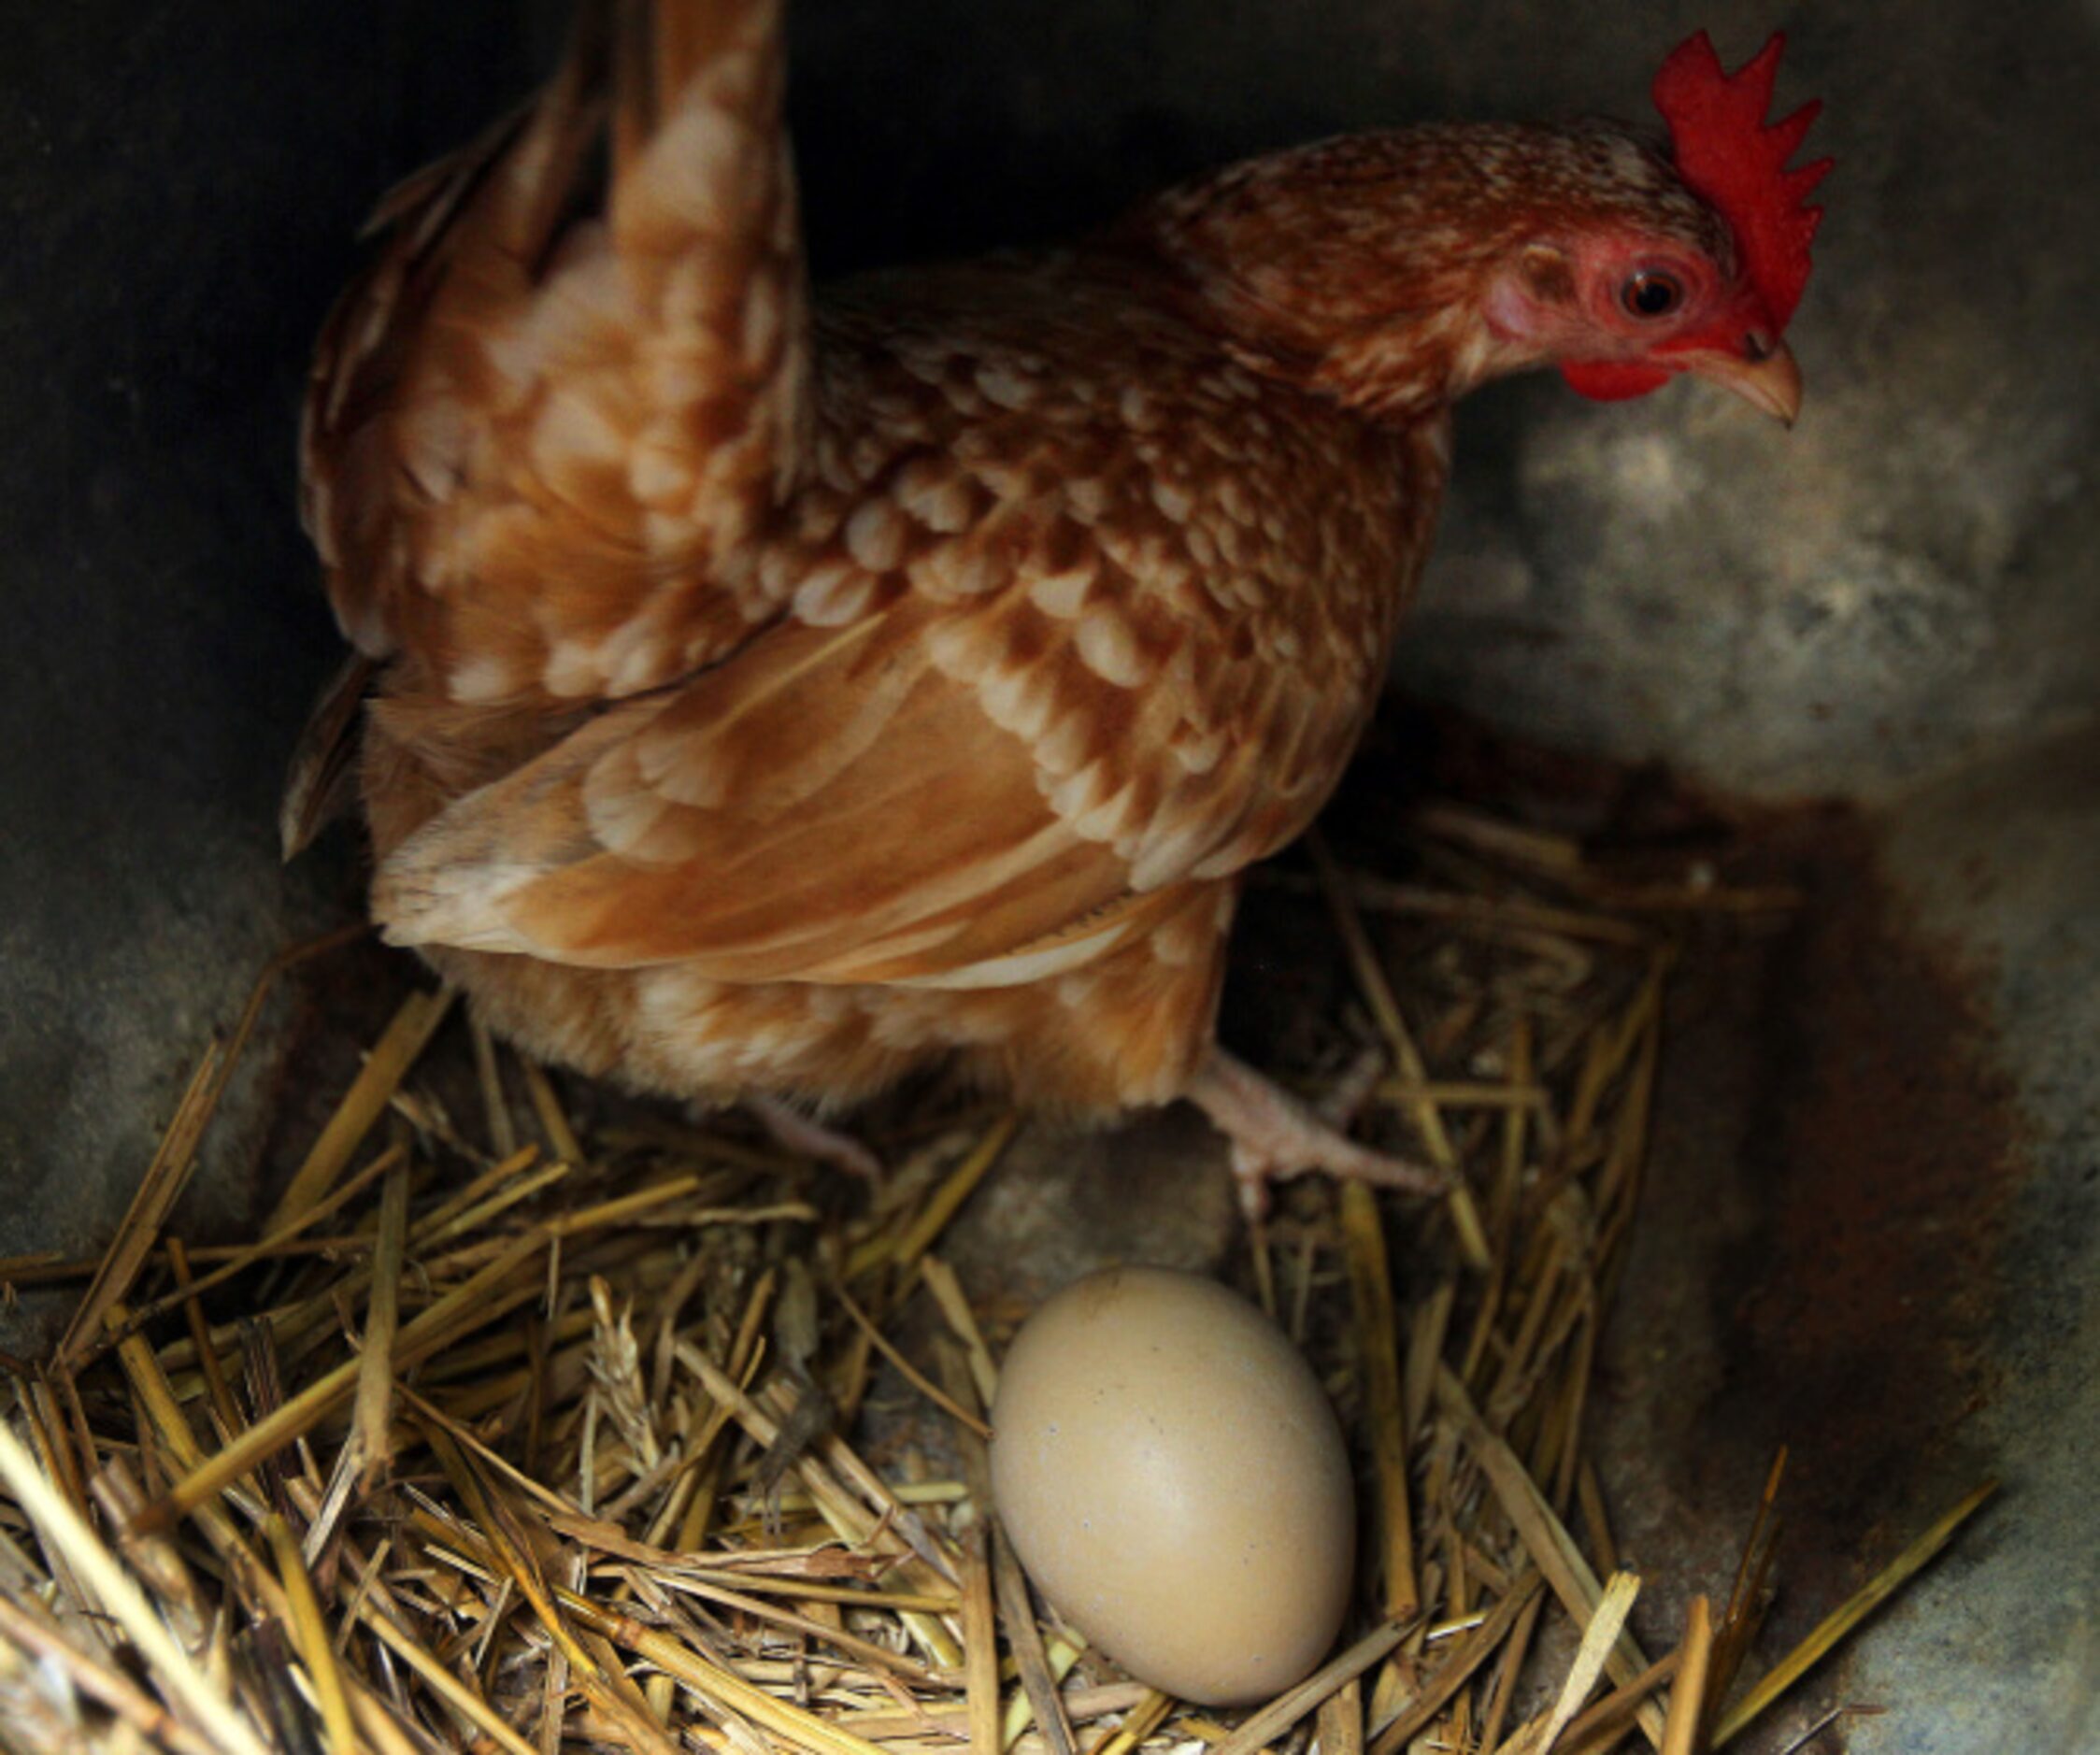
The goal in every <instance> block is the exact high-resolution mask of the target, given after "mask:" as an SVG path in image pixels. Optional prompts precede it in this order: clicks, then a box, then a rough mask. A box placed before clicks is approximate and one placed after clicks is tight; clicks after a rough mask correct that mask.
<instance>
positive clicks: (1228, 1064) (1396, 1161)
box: [1188, 1048, 1448, 1219]
mask: <svg viewBox="0 0 2100 1755" xmlns="http://www.w3.org/2000/svg"><path fill="white" fill-rule="evenodd" d="M1188 1096H1189V1101H1190V1102H1191V1103H1193V1104H1194V1105H1195V1106H1197V1107H1198V1108H1200V1109H1201V1110H1202V1111H1203V1112H1204V1113H1205V1114H1206V1115H1207V1116H1208V1117H1209V1118H1210V1124H1211V1125H1212V1126H1213V1127H1215V1128H1216V1129H1217V1130H1218V1131H1219V1132H1220V1133H1221V1134H1224V1135H1225V1137H1226V1138H1227V1139H1228V1140H1230V1141H1231V1142H1232V1166H1233V1175H1234V1177H1236V1178H1237V1180H1238V1183H1239V1195H1240V1205H1241V1206H1242V1207H1244V1208H1245V1210H1246V1212H1247V1214H1248V1217H1249V1218H1250V1219H1259V1218H1261V1217H1262V1216H1263V1215H1264V1213H1265V1212H1266V1211H1267V1209H1268V1185H1269V1183H1270V1182H1272V1181H1283V1180H1286V1179H1288V1178H1289V1177H1295V1176H1303V1175H1304V1174H1305V1173H1306V1172H1307V1171H1308V1170H1324V1171H1326V1172H1327V1173H1328V1175H1330V1176H1337V1177H1350V1178H1351V1179H1353V1180H1355V1181H1359V1182H1364V1183H1368V1184H1370V1185H1371V1186H1372V1187H1374V1188H1388V1189H1405V1190H1407V1191H1408V1192H1409V1193H1414V1194H1436V1193H1441V1192H1442V1191H1443V1190H1444V1189H1445V1188H1446V1187H1447V1186H1448V1178H1446V1177H1444V1176H1443V1175H1441V1174H1440V1173H1439V1172H1437V1171H1436V1170H1434V1169H1432V1168H1430V1166H1428V1165H1427V1164H1421V1163H1412V1162H1410V1161H1409V1160H1407V1159H1405V1158H1395V1157H1393V1156H1392V1155H1390V1154H1389V1153H1386V1152H1381V1151H1374V1150H1372V1149H1370V1148H1369V1147H1368V1146H1360V1145H1358V1144H1357V1143H1356V1142H1355V1141H1354V1140H1352V1139H1350V1138H1348V1137H1347V1136H1345V1135H1344V1134H1340V1133H1338V1132H1337V1131H1336V1129H1334V1128H1332V1127H1330V1126H1329V1125H1328V1124H1327V1123H1326V1122H1324V1121H1322V1120H1320V1118H1319V1117H1317V1116H1316V1115H1314V1114H1313V1113H1312V1111H1311V1110H1309V1109H1307V1107H1306V1106H1304V1105H1303V1104H1301V1103H1299V1102H1298V1101H1297V1099H1296V1098H1294V1097H1293V1096H1291V1095H1290V1094H1289V1093H1288V1092H1284V1091H1282V1090H1281V1089H1279V1087H1278V1086H1277V1085H1276V1084H1275V1083H1274V1082H1273V1081H1272V1080H1270V1079H1268V1078H1266V1077H1264V1076H1263V1075H1262V1074H1260V1073H1258V1072H1256V1071H1255V1070H1254V1069H1253V1068H1252V1067H1251V1066H1250V1065H1248V1064H1247V1063H1246V1062H1244V1061H1241V1060H1236V1059H1235V1058H1234V1057H1233V1056H1232V1055H1230V1054H1227V1053H1226V1052H1225V1051H1224V1049H1220V1048H1213V1049H1211V1051H1210V1056H1209V1059H1208V1060H1207V1061H1206V1062H1205V1063H1204V1067H1203V1070H1202V1071H1201V1072H1200V1073H1198V1074H1197V1075H1196V1077H1195V1082H1194V1083H1193V1084H1192V1085H1191V1086H1190V1087H1189V1092H1188Z"/></svg>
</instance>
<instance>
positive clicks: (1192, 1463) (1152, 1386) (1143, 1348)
mask: <svg viewBox="0 0 2100 1755" xmlns="http://www.w3.org/2000/svg"><path fill="white" fill-rule="evenodd" d="M992 1424H993V1439H992V1491H993V1497H994V1499H995V1500H996V1502H997V1508H998V1513H999V1517H1000V1520H1001V1521H1002V1522H1003V1523H1004V1524H1005V1525H1006V1529H1007V1535H1008V1536H1009V1537H1010V1538H1011V1539H1012V1542H1013V1546H1014V1551H1015V1552H1016V1553H1017V1554H1018V1555H1019V1556H1020V1559H1021V1564H1022V1566H1023V1567H1024V1568H1025V1569H1026V1570H1027V1572H1028V1574H1029V1576H1030V1577H1033V1578H1034V1579H1035V1581H1036V1587H1037V1589H1039V1590H1040V1591H1042V1593H1043V1595H1044V1596H1045V1597H1046V1598H1047V1599H1049V1601H1050V1604H1051V1605H1052V1606H1054V1607H1055V1608H1056V1610H1057V1612H1058V1613H1059V1614H1060V1615H1062V1616H1063V1617H1064V1619H1065V1620H1067V1621H1068V1622H1069V1623H1070V1624H1071V1625H1072V1626H1073V1627H1075V1628H1076V1629H1078V1630H1079V1632H1080V1633H1082V1634H1085V1635H1086V1637H1087V1639H1088V1640H1089V1641H1090V1642H1091V1643H1093V1645H1096V1646H1098V1647H1099V1648H1101V1649H1103V1650H1105V1651H1106V1652H1107V1653H1108V1655H1109V1656H1111V1657H1113V1658H1114V1659H1116V1660H1117V1662H1120V1663H1121V1664H1122V1665H1123V1667H1124V1668H1125V1669H1127V1670H1129V1671H1130V1673H1131V1674H1132V1675H1133V1676H1135V1677H1137V1678H1138V1679H1139V1680H1140V1681H1144V1682H1148V1683H1150V1684H1151V1685H1152V1686H1153V1687H1154V1688H1157V1689H1160V1690H1162V1691H1164V1692H1166V1693H1169V1694H1173V1695H1175V1696H1177V1697H1179V1698H1180V1699H1182V1700H1188V1701H1195V1702H1200V1703H1202V1704H1204V1705H1221V1706H1222V1705H1244V1704H1246V1703H1248V1702H1250V1701H1256V1700H1264V1699H1266V1698H1268V1697H1269V1696H1271V1695H1274V1694H1276V1693H1278V1692H1279V1691H1282V1690H1283V1689H1286V1688H1288V1687H1290V1686H1291V1685H1292V1684H1293V1683H1294V1682H1297V1681H1300V1680H1302V1679H1303V1678H1304V1677H1306V1676H1307V1674H1308V1673H1309V1672H1310V1671H1311V1670H1312V1669H1313V1668H1314V1666H1315V1665H1317V1664H1318V1663H1319V1662H1320V1661H1321V1658H1322V1657H1324V1656H1325V1655H1326V1653H1327V1650H1328V1648H1329V1647H1330V1646H1332V1645H1333V1644H1334V1640H1335V1635H1336V1633H1337V1632H1338V1631H1339V1630H1340V1627H1341V1622H1342V1615H1343V1612H1344V1611H1345V1609H1346V1608H1347V1607H1348V1604H1349V1594H1350V1573H1351V1568H1352V1564H1353V1561H1354V1556H1355V1548H1356V1501H1355V1492H1354V1487H1353V1483H1352V1481H1351V1478H1350V1465H1349V1453H1348V1450H1347V1448H1345V1446H1344V1444H1343V1441H1342V1433H1341V1427H1340V1425H1339V1423H1338V1422H1337V1421H1336V1419H1335V1413H1334V1409H1333V1408H1332V1407H1330V1406H1329V1405H1328V1402H1327V1398H1326V1396H1325V1394H1324V1393H1323V1392H1322V1391H1321V1387H1320V1384H1319V1381H1318V1379H1316V1378H1315V1377H1313V1375H1312V1372H1311V1370H1310V1368H1309V1367H1308V1366H1307V1364H1306V1362H1305V1360H1304V1359H1303V1358H1302V1357H1301V1356H1300V1355H1299V1353H1298V1351H1297V1349H1296V1348H1293V1346H1292V1345H1291V1343H1290V1342H1289V1341H1288V1340H1287V1339H1285V1337H1284V1335H1283V1334H1282V1332H1281V1331H1280V1330H1279V1329H1278V1328H1277V1326H1276V1325H1275V1324H1274V1323H1273V1322H1271V1321H1270V1320H1268V1319H1267V1318H1266V1317H1264V1315H1263V1314H1262V1313H1261V1312H1260V1311H1259V1310H1257V1309H1256V1308H1255V1307H1254V1306H1252V1305H1250V1304H1249V1303H1248V1302H1247V1301H1246V1300H1245V1299H1244V1298H1241V1297H1239V1296H1238V1295H1237V1294H1236V1293H1235V1292H1232V1291H1227V1290H1226V1289H1225V1288H1224V1287H1222V1286H1221V1285H1218V1284H1217V1283H1216V1282H1215V1281H1213V1280H1208V1279H1205V1278H1203V1277H1200V1276H1199V1275H1194V1274H1184V1273H1178V1272H1174V1271H1171V1270H1169V1269H1165V1268H1156V1267H1122V1268H1111V1269H1109V1270H1108V1271H1107V1272H1106V1273H1100V1274H1094V1275H1092V1276H1090V1277H1087V1278H1085V1279H1082V1280H1079V1281H1078V1282H1077V1283H1075V1284H1073V1285H1071V1286H1068V1287H1066V1288H1065V1289H1064V1291H1060V1292H1059V1293H1057V1294H1056V1295H1055V1296H1054V1297H1052V1298H1050V1300H1048V1301H1047V1302H1046V1303H1045V1304H1044V1305H1043V1306H1042V1307H1041V1308H1040V1309H1038V1310H1037V1311H1036V1313H1035V1314H1034V1315H1033V1316H1031V1317H1030V1318H1029V1319H1028V1320H1027V1321H1026V1322H1025V1323H1023V1324H1022V1325H1021V1332H1020V1334H1017V1335H1016V1336H1015V1337H1014V1343H1013V1346H1012V1348H1010V1349H1009V1350H1008V1352H1007V1359H1006V1363H1005V1364H1004V1365H1003V1366H1002V1368H1001V1370H1000V1376H999V1388H998V1394H997V1398H996V1400H995V1402H994V1404H993V1419H992Z"/></svg>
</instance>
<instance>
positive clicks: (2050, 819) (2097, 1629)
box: [1848, 728, 2100, 1755]
mask: <svg viewBox="0 0 2100 1755" xmlns="http://www.w3.org/2000/svg"><path fill="white" fill-rule="evenodd" d="M1889 828H1890V834H1889V837H1888V841H1887V847H1888V852H1889V857H1890V863H1891V865H1892V867H1893V870H1894V872H1895V873H1896V874H1897V876H1898V877H1899V878H1900V879H1901V880H1902V881H1903V882H1904V884H1905V886H1906V887H1907V889H1908V890H1909V891H1910V892H1911V893H1912V894H1913V895H1914V896H1915V897H1916V898H1917V901H1918V903H1919V905H1920V909H1921V916H1922V919H1923V920H1924V923H1925V924H1926V926H1927V928H1928V929H1929V930H1931V931H1934V932H1936V933H1937V934H1939V935H1943V936H1944V938H1945V939H1946V940H1947V941H1948V942H1949V943H1950V945H1952V946H1954V947H1956V948H1957V951H1958V954H1960V955H1962V956H1964V957H1965V958H1969V959H1973V960H1975V961H1977V962H1978V963H1979V966H1981V967H1983V968H1986V969H1988V970H1990V971H1991V972H1992V979H1991V983H1990V986H1991V997H1992V999H1993V1008H1994V1012H1995V1017H1996V1020H1997V1023H1998V1047H1999V1053H2000V1058H2001V1060H2002V1061H2003V1063H2004V1065H2005V1066H2006V1068H2007V1071H2008V1072H2009V1073H2010V1074H2011V1075H2012V1077H2013V1079H2014V1082H2015V1085H2016V1088H2017V1091H2018V1095H2019V1100H2020V1102H2021V1107H2022V1109H2023V1111H2024V1116H2025V1120H2026V1121H2027V1125H2028V1128H2029V1138H2028V1142H2027V1144H2028V1151H2027V1156H2028V1158H2029V1162H2030V1166H2031V1167H2030V1170H2029V1175H2028V1177H2027V1181H2026V1184H2025V1187H2024V1190H2023V1191H2022V1192H2021V1196H2020V1198H2019V1201H2018V1203H2017V1204H2016V1206H2014V1208H2013V1209H2012V1212H2011V1214H2010V1216H2009V1221H2008V1226H2007V1236H2006V1238H2005V1241H2004V1244H2003V1248H2004V1251H2005V1260H2006V1261H2007V1263H2009V1264H2011V1271H2010V1272H2009V1273H2008V1274H2007V1277H2006V1287H2005V1294H2004V1303H2003V1306H2002V1308H2001V1309H2000V1311H1999V1313H1998V1320H1997V1334H1996V1337H1995V1345H1994V1347H1993V1363H1994V1364H1995V1366H1996V1368H1997V1371H1998V1373H1999V1374H2000V1381H1999V1385H1998V1388H1997V1391H1996V1393H1995V1394H1994V1396H1993V1399H1992V1402H1991V1405H1989V1406H1988V1407H1987V1408H1986V1409H1985V1410H1984V1411H1983V1413H1982V1414H1981V1416H1980V1417H1979V1419H1978V1420H1976V1421H1975V1422H1974V1428H1975V1430H1974V1432H1973V1434H1971V1435H1972V1439H1973V1440H1974V1441H1976V1442H1980V1443H1981V1444H1982V1445H1984V1446H1985V1447H1987V1450H1988V1454H1989V1455H1990V1457H1991V1459H1992V1462H1993V1466H1994V1467H1995V1468H1996V1469H1997V1471H1998V1472H1999V1473H2000V1474H2001V1475H2002V1476H2003V1477H2004V1479H2005V1482H2006V1490H2005V1495H2004V1500H2003V1503H2001V1504H2000V1505H1998V1506H1997V1507H1996V1508H1995V1509H1994V1510H1993V1513H1992V1514H1991V1520H1990V1522H1988V1523H1987V1524H1986V1525H1985V1526H1984V1527H1983V1529H1982V1530H1981V1531H1980V1532H1979V1539H1977V1540H1976V1541H1974V1542H1973V1543H1964V1544H1963V1545H1962V1546H1961V1547H1960V1548H1957V1549H1956V1550H1955V1551H1954V1552H1953V1553H1951V1554H1950V1555H1949V1557H1948V1559H1947V1561H1946V1562H1945V1563H1944V1564H1943V1565H1942V1566H1941V1567H1939V1568H1938V1569H1937V1570H1936V1571H1935V1572H1934V1573H1931V1574H1929V1575H1928V1576H1927V1577H1925V1578H1924V1579H1923V1580H1922V1581H1921V1585H1920V1587H1919V1588H1918V1589H1917V1590H1916V1591H1912V1592H1910V1593H1909V1594H1907V1596H1906V1597H1905V1598H1904V1599H1903V1600H1902V1601H1901V1602H1899V1603H1897V1604H1896V1605H1893V1608H1892V1610H1891V1612H1890V1614H1889V1615H1888V1617H1887V1619H1885V1620H1883V1621H1882V1622H1881V1623H1880V1624H1879V1626H1878V1627H1877V1628H1876V1629H1875V1630H1874V1634H1873V1636H1872V1637H1871V1638H1869V1639H1868V1640H1867V1641H1865V1642H1864V1645H1863V1647H1862V1649H1861V1653H1860V1656H1859V1659H1858V1661H1857V1662H1855V1663H1854V1665H1853V1666H1852V1670H1851V1674H1850V1677H1849V1678H1848V1679H1849V1682H1850V1692H1851V1693H1852V1694H1853V1695H1854V1696H1855V1697H1856V1698H1859V1699H1863V1700H1890V1701H1902V1702H1904V1703H1905V1705H1906V1710H1905V1712H1904V1714H1903V1717H1902V1720H1901V1722H1900V1724H1898V1723H1896V1722H1893V1721H1892V1722H1891V1723H1888V1724H1885V1725H1884V1724H1876V1723H1872V1722H1869V1721H1863V1722H1862V1724H1861V1727H1860V1729H1858V1730H1857V1731H1855V1732H1854V1733H1853V1744H1852V1747H1853V1748H1854V1749H1855V1750H1857V1751H1858V1755H1899V1752H1900V1755H1969V1752H1970V1751H1973V1750H1979V1749H1993V1748H2016V1747H2017V1748H2031V1749H2034V1750H2036V1751H2038V1752H2039V1755H2078V1752H2079V1751H2083V1750H2088V1749H2092V1748H2096V1747H2100V1540H2096V1539H2095V1537H2096V1534H2100V1532H2096V1529H2095V1517H2096V1505H2100V1498H2096V1495H2095V1493H2094V1482H2095V1466H2096V1464H2095V1459H2100V1297H2095V1295H2094V1294H2095V1291H2100V1272H2096V1267H2100V1258H2096V1256H2095V1244H2096V1242H2100V728H2088V729H2087V730H2085V731H2082V732H2079V733H2076V734H2073V735H2068V736H2065V737H2062V738H2056V739H2051V740H2050V741H2048V742H2046V743H2043V744H2038V745H2035V746H2032V747H2030V748H2027V749H2022V750H2021V751H2019V752H2017V753H2015V754H2011V755H2007V756H2005V757H2001V758H1997V759H1993V760H1992V761H1989V762H1986V763H1979V764H1978V765H1976V766H1975V767H1973V768H1972V769H1970V770H1968V771H1966V772H1964V773H1963V774H1961V775H1959V776H1955V777H1952V778H1950V779H1948V780H1947V781H1945V782H1944V783H1942V784H1941V785H1938V786H1936V787H1934V788H1931V789H1929V790H1927V791H1926V792H1922V793H1921V794H1920V795H1918V796H1917V797H1915V798H1913V799H1911V800H1909V801H1907V803H1906V804H1905V805H1904V806H1903V807H1902V808H1901V809H1900V810H1898V811H1897V812H1895V813H1894V814H1893V818H1892V820H1891V821H1890V825H1889Z"/></svg>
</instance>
